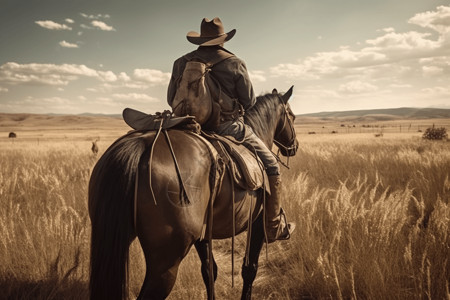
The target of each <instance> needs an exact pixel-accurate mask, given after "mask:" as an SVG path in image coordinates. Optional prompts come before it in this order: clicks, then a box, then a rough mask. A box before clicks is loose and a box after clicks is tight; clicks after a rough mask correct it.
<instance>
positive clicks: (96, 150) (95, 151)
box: [91, 139, 98, 154]
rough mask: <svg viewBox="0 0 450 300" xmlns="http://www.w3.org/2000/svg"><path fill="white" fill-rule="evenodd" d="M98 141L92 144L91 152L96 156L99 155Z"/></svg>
mask: <svg viewBox="0 0 450 300" xmlns="http://www.w3.org/2000/svg"><path fill="white" fill-rule="evenodd" d="M97 142H98V139H97V140H95V141H93V142H92V147H91V151H92V153H94V154H97V153H98V145H97Z"/></svg>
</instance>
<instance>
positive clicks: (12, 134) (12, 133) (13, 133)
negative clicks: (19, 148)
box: [8, 132, 17, 138]
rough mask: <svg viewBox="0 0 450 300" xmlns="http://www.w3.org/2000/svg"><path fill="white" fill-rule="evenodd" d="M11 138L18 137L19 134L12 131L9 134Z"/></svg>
mask: <svg viewBox="0 0 450 300" xmlns="http://www.w3.org/2000/svg"><path fill="white" fill-rule="evenodd" d="M8 137H9V138H16V137H17V134H16V133H15V132H10V133H9V135H8Z"/></svg>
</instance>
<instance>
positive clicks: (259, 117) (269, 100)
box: [244, 93, 279, 135]
mask: <svg viewBox="0 0 450 300" xmlns="http://www.w3.org/2000/svg"><path fill="white" fill-rule="evenodd" d="M277 97H278V95H277V94H272V93H268V94H265V95H261V96H258V97H256V103H255V105H253V106H252V107H251V108H250V109H249V110H247V111H246V112H245V115H244V119H245V123H246V124H247V125H249V126H250V127H251V128H252V129H253V131H255V133H256V134H257V135H258V132H261V133H262V132H265V133H267V132H269V131H270V130H271V129H274V128H275V126H276V123H277V122H278V120H277V118H275V117H274V116H276V115H277V113H276V112H277V110H278V106H279V105H278V104H279V101H278V99H274V98H277Z"/></svg>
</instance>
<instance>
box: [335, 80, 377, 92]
mask: <svg viewBox="0 0 450 300" xmlns="http://www.w3.org/2000/svg"><path fill="white" fill-rule="evenodd" d="M377 90H378V87H377V86H375V85H373V84H370V83H367V82H362V81H359V80H354V81H350V82H347V83H345V84H342V85H340V86H339V92H341V93H345V94H362V93H370V92H375V91H377Z"/></svg>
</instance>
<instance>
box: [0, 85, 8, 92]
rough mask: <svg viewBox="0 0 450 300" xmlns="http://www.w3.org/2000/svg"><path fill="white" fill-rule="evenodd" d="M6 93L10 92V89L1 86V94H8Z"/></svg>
mask: <svg viewBox="0 0 450 300" xmlns="http://www.w3.org/2000/svg"><path fill="white" fill-rule="evenodd" d="M6 92H8V89H7V88H4V87H1V86H0V93H6Z"/></svg>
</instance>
